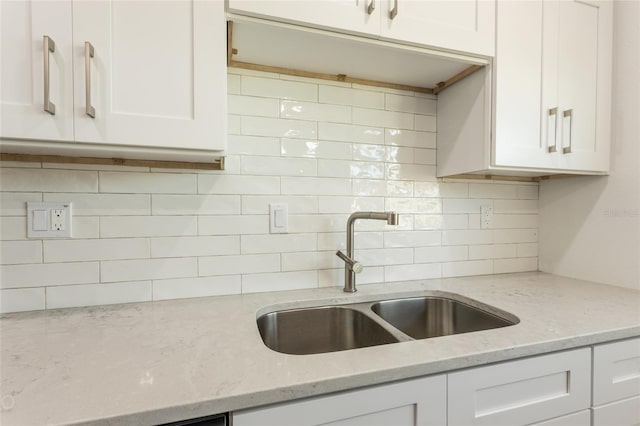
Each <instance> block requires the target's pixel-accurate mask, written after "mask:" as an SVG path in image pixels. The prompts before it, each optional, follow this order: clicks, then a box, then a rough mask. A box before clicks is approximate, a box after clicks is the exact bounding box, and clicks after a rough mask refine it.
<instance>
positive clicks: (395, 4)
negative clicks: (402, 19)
mask: <svg viewBox="0 0 640 426" xmlns="http://www.w3.org/2000/svg"><path fill="white" fill-rule="evenodd" d="M396 16H398V0H393V9H391V12H389V19H393V18H395V17H396Z"/></svg>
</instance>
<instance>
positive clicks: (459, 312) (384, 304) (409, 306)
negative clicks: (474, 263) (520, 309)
mask: <svg viewBox="0 0 640 426" xmlns="http://www.w3.org/2000/svg"><path fill="white" fill-rule="evenodd" d="M371 309H372V310H373V312H375V313H376V314H377V315H379V316H380V317H381V318H382V319H384V320H385V321H387V322H388V323H390V324H391V325H393V326H394V327H395V328H397V329H398V330H400V331H402V332H403V333H405V334H407V335H408V336H411V337H412V338H414V339H427V338H429V337H437V336H446V335H449V334H459V333H469V332H471V331H480V330H488V329H492V328H499V327H506V326H509V325H514V324H515V323H516V322H514V321H511V320H509V319H506V318H502V317H500V316H497V315H494V314H492V313H490V312H487V311H484V310H482V309H479V308H476V307H474V306H471V305H467V304H466V303H462V302H459V301H457V300H453V299H449V298H444V297H412V298H407V299H393V300H383V301H381V302H378V303H375V304H373V305H372V306H371Z"/></svg>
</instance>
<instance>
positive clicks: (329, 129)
mask: <svg viewBox="0 0 640 426" xmlns="http://www.w3.org/2000/svg"><path fill="white" fill-rule="evenodd" d="M380 125H381V124H380V123H376V124H374V125H372V126H353V125H350V124H339V123H322V122H320V123H318V139H323V140H329V141H339V142H349V143H370V144H378V145H381V144H384V130H383V129H382V128H381V127H377V126H380Z"/></svg>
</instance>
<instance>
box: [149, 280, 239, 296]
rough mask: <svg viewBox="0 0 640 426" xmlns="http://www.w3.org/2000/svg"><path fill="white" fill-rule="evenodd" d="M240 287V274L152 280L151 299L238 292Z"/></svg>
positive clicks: (221, 294)
mask: <svg viewBox="0 0 640 426" xmlns="http://www.w3.org/2000/svg"><path fill="white" fill-rule="evenodd" d="M241 289H242V283H241V278H240V275H230V276H220V277H200V278H176V279H170V280H154V281H153V300H167V299H182V298H188V297H207V296H223V295H227V294H239V293H240V292H241Z"/></svg>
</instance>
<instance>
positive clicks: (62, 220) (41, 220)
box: [27, 202, 73, 239]
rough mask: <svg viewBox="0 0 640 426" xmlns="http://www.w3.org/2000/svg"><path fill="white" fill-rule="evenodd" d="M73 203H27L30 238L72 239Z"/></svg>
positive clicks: (28, 235) (28, 233)
mask: <svg viewBox="0 0 640 426" xmlns="http://www.w3.org/2000/svg"><path fill="white" fill-rule="evenodd" d="M72 213H73V210H72V203H71V202H68V203H60V202H51V203H34V202H27V237H28V238H35V239H38V238H71V236H72V228H71V222H72V221H71V219H72Z"/></svg>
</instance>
